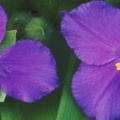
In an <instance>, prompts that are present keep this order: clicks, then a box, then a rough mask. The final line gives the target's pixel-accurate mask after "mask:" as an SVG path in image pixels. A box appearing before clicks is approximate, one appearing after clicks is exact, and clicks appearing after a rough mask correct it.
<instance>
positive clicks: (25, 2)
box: [0, 0, 120, 120]
mask: <svg viewBox="0 0 120 120" xmlns="http://www.w3.org/2000/svg"><path fill="white" fill-rule="evenodd" d="M88 1H89V0H74V1H73V0H69V1H68V0H0V4H1V5H2V6H3V7H4V9H5V10H6V12H7V14H8V25H7V30H8V31H9V30H17V33H16V32H15V31H11V34H10V35H7V37H8V39H9V40H11V41H12V42H13V43H14V42H15V41H14V40H15V39H17V40H18V39H23V38H28V39H31V36H32V39H33V40H34V39H35V40H40V41H42V42H43V43H44V44H45V45H46V46H48V47H49V48H50V50H51V52H52V53H53V55H54V57H55V59H56V63H57V71H58V76H59V80H60V87H59V88H58V89H56V90H55V91H53V93H52V94H50V95H48V96H46V97H44V98H43V99H41V100H39V101H37V102H35V103H32V104H28V103H23V102H21V101H18V100H15V99H13V98H11V97H8V96H7V97H6V100H5V102H4V103H0V120H88V118H87V117H86V116H85V115H84V114H83V112H82V110H80V109H79V108H78V107H77V105H76V104H75V102H74V100H73V98H72V95H71V80H72V76H73V74H74V72H75V71H76V70H77V68H78V66H79V64H80V61H79V60H78V59H77V58H76V56H75V55H74V54H73V52H72V51H71V49H70V48H69V47H68V46H67V44H66V41H65V39H64V38H63V37H62V35H61V33H60V21H61V18H62V15H61V11H62V10H68V11H69V10H72V9H73V8H75V7H77V6H78V5H80V4H82V3H85V2H88ZM107 2H111V3H112V4H114V5H117V6H118V7H119V6H120V2H119V1H118V0H107ZM36 18H39V19H40V21H39V20H38V22H37V23H34V22H33V23H32V24H30V22H31V20H33V19H36ZM41 21H42V22H41ZM43 21H45V23H44V22H43ZM36 24H37V25H36ZM29 25H31V26H29ZM38 26H40V27H38ZM26 27H28V28H26ZM41 27H42V30H43V31H44V34H42V32H41ZM31 28H33V29H31ZM26 29H27V31H26ZM32 33H35V34H36V36H35V35H32ZM8 34H9V33H8ZM41 34H42V35H41ZM40 36H42V37H40ZM2 44H3V46H5V47H6V46H8V44H9V45H11V42H8V43H7V45H6V42H5V43H2Z"/></svg>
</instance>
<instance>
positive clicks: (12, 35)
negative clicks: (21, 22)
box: [0, 30, 17, 50]
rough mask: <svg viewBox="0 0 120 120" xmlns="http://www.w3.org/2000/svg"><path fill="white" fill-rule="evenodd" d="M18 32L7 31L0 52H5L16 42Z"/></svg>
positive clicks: (0, 45)
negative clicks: (4, 50)
mask: <svg viewBox="0 0 120 120" xmlns="http://www.w3.org/2000/svg"><path fill="white" fill-rule="evenodd" d="M16 32H17V31H16V30H11V31H7V32H6V35H5V38H4V40H3V41H2V43H1V44H0V50H3V49H5V48H7V47H8V46H11V45H13V44H14V43H15V41H16Z"/></svg>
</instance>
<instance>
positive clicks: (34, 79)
mask: <svg viewBox="0 0 120 120" xmlns="http://www.w3.org/2000/svg"><path fill="white" fill-rule="evenodd" d="M0 66H1V68H0V79H1V80H0V84H1V88H2V90H3V91H4V92H5V93H6V94H7V95H9V96H12V97H14V98H17V99H19V100H22V101H25V102H34V101H36V100H38V99H40V98H42V97H43V96H45V95H47V94H49V93H51V92H52V91H53V90H54V89H55V88H57V87H58V85H59V83H58V78H57V75H56V63H55V60H54V58H53V56H52V54H51V52H50V50H49V49H48V48H47V47H45V46H44V45H42V44H41V43H40V42H37V41H31V40H22V41H19V42H17V43H16V44H15V45H13V46H11V47H9V48H7V49H6V50H4V51H3V52H2V53H1V56H0Z"/></svg>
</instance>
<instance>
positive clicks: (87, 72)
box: [72, 62, 120, 120]
mask: <svg viewBox="0 0 120 120" xmlns="http://www.w3.org/2000/svg"><path fill="white" fill-rule="evenodd" d="M72 93H73V96H74V99H75V101H76V103H77V104H78V105H79V107H81V108H82V109H83V110H84V112H85V113H86V115H88V116H89V117H91V118H96V120H114V119H115V118H118V117H120V71H117V70H116V66H115V63H114V62H111V63H109V64H106V65H103V66H99V67H97V66H92V65H87V64H85V63H82V64H81V66H80V67H79V69H78V71H77V72H76V74H75V75H74V77H73V81H72Z"/></svg>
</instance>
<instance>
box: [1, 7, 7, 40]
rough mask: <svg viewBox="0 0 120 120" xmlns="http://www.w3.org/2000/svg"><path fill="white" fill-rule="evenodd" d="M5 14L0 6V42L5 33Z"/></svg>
mask: <svg viewBox="0 0 120 120" xmlns="http://www.w3.org/2000/svg"><path fill="white" fill-rule="evenodd" d="M6 25H7V14H6V12H5V11H4V9H3V8H2V7H1V6H0V42H1V41H2V40H3V38H4V36H5V33H6Z"/></svg>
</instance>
